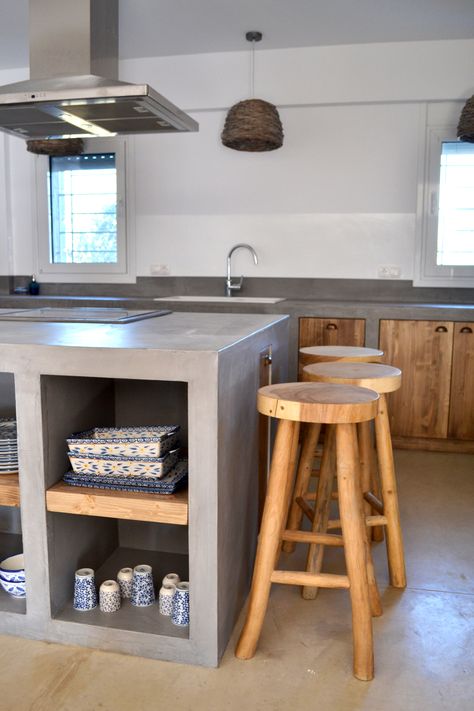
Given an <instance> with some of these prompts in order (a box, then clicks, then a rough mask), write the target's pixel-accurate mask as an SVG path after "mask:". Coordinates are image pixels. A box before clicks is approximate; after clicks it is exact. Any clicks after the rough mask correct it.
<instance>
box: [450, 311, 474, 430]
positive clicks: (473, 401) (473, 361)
mask: <svg viewBox="0 0 474 711" xmlns="http://www.w3.org/2000/svg"><path fill="white" fill-rule="evenodd" d="M449 436H450V437H452V438H454V439H470V440H474V323H455V324H454V345H453V367H452V375H451V400H450V408H449Z"/></svg>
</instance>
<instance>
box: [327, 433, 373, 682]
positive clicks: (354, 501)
mask: <svg viewBox="0 0 474 711" xmlns="http://www.w3.org/2000/svg"><path fill="white" fill-rule="evenodd" d="M336 451H337V455H336V456H337V481H338V489H339V509H340V515H341V525H342V532H343V535H344V553H345V556H346V566H347V572H348V576H349V581H350V595H351V603H352V631H353V644H354V676H356V677H357V678H358V679H362V680H363V681H369V680H370V679H373V676H374V653H373V635H372V615H371V608H370V600H369V587H368V581H367V544H366V531H365V528H366V527H365V520H364V511H363V507H362V501H361V497H360V493H359V483H358V482H357V477H356V476H355V473H354V462H356V461H357V456H358V452H357V439H356V428H355V426H354V425H350V424H344V425H337V428H336Z"/></svg>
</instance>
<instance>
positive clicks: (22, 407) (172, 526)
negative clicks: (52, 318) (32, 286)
mask: <svg viewBox="0 0 474 711" xmlns="http://www.w3.org/2000/svg"><path fill="white" fill-rule="evenodd" d="M1 314H2V312H1V311H0V414H1V415H7V414H10V415H15V416H16V418H17V423H18V443H19V487H18V485H16V484H15V480H14V479H12V478H11V479H9V480H7V482H6V484H5V487H6V488H5V491H4V490H3V488H2V486H1V485H2V482H0V554H2V558H3V557H4V556H6V555H7V554H13V553H17V552H19V551H20V550H21V547H22V548H23V550H24V554H25V569H26V580H27V584H26V585H27V598H26V604H25V600H21V599H12V598H10V597H9V596H8V595H7V594H6V593H5V592H4V591H0V631H1V632H2V633H11V634H15V635H22V636H28V637H32V638H36V639H44V640H49V641H56V642H64V643H68V644H78V645H85V646H90V647H97V648H101V649H110V650H114V651H119V652H123V653H127V654H136V655H141V656H146V657H152V658H157V659H167V660H172V661H178V662H186V663H194V664H202V665H206V666H216V665H217V664H218V663H219V659H220V657H221V655H222V653H223V651H224V649H225V647H226V645H227V642H228V639H229V636H230V633H231V631H232V628H233V626H234V623H235V620H236V618H237V615H238V613H239V611H240V609H241V607H242V605H243V603H244V601H245V597H246V594H247V591H248V587H249V582H250V574H251V570H252V563H253V556H254V551H255V545H256V521H257V504H258V486H257V482H258V414H257V412H256V408H255V399H256V390H257V388H258V387H259V385H260V384H262V383H263V382H265V381H266V379H267V378H268V368H271V369H272V380H273V382H278V381H281V380H284V379H285V378H286V375H287V363H288V318H287V317H286V316H284V315H269V314H266V315H262V314H223V313H212V314H209V313H172V314H168V315H164V316H161V317H159V318H151V319H147V320H144V321H137V322H133V323H127V324H124V325H118V324H113V325H103V324H83V323H31V322H29V323H18V322H14V321H2V320H1ZM269 355H270V356H271V358H268V356H269ZM270 362H271V366H270V365H269V364H270ZM152 424H179V425H181V428H182V436H181V443H182V445H183V446H184V447H186V448H187V449H188V458H189V483H188V488H187V490H184V491H181V492H177V493H176V494H175V495H170V496H165V495H156V494H137V495H136V496H134V495H132V494H131V493H127V494H126V495H125V496H124V497H123V496H121V495H122V492H112V491H110V492H107V496H106V497H105V498H101V496H100V494H98V492H99V490H96V489H94V490H91V489H81V488H79V487H67V488H66V487H65V485H62V484H61V479H62V476H63V475H64V473H65V472H66V471H67V470H68V469H69V468H70V466H69V462H68V457H67V445H66V441H65V440H66V438H67V437H68V435H70V434H71V433H72V432H78V431H82V430H86V429H89V428H90V427H93V426H126V425H128V426H132V425H152ZM2 478H3V479H6V476H3V477H2V476H1V475H0V479H2ZM15 486H17V490H16V491H12V490H14V489H15ZM7 489H8V492H7ZM115 493H117V496H114V494H115ZM143 497H145V499H143ZM147 497H148V498H147ZM148 503H149V505H148ZM18 504H20V506H18ZM18 511H20V512H21V515H19V514H18ZM139 563H150V564H151V565H152V566H153V570H154V576H155V587H156V592H158V589H159V587H160V583H161V578H162V577H163V575H164V574H165V573H168V572H177V573H179V574H180V575H181V577H182V579H186V580H189V581H190V587H191V596H190V604H191V611H190V617H191V622H190V626H189V628H187V627H186V628H180V627H177V626H175V625H173V624H172V623H171V621H170V619H169V618H167V617H163V616H161V615H160V614H159V611H158V605H157V604H156V605H153V606H152V607H148V608H134V607H132V606H131V605H129V604H128V601H127V603H126V604H124V605H123V606H122V608H121V610H120V611H118V612H117V613H102V612H100V611H99V609H98V608H97V609H96V610H93V611H91V612H77V611H75V610H74V609H73V608H72V593H73V583H74V571H75V570H76V569H77V568H79V567H85V566H87V567H92V568H94V569H95V571H96V583H97V584H98V585H99V584H100V583H101V582H102V581H103V580H105V579H106V578H109V577H113V578H115V577H116V574H117V572H118V570H119V568H121V567H123V566H125V565H128V566H132V567H133V566H134V565H137V564H139Z"/></svg>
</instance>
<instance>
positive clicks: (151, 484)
mask: <svg viewBox="0 0 474 711" xmlns="http://www.w3.org/2000/svg"><path fill="white" fill-rule="evenodd" d="M187 476H188V460H187V459H180V461H179V462H178V463H177V464H176V466H175V467H173V469H171V470H170V471H169V472H168V473H167V474H165V475H164V476H163V477H161V479H156V478H152V477H139V476H118V477H114V476H100V475H96V474H75V473H74V472H67V473H66V474H65V475H64V477H63V481H64V483H65V484H70V485H72V486H83V487H93V488H96V489H114V490H118V491H139V492H149V493H153V494H173V493H174V492H175V491H177V490H178V489H180V488H181V487H183V486H184V485H185V484H186V481H187Z"/></svg>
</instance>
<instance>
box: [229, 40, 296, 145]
mask: <svg viewBox="0 0 474 711" xmlns="http://www.w3.org/2000/svg"><path fill="white" fill-rule="evenodd" d="M245 38H246V40H247V41H248V42H251V43H252V55H251V95H252V98H251V99H246V100H245V101H239V103H238V104H234V106H231V108H230V109H229V111H228V113H227V116H226V120H225V124H224V130H223V131H222V135H221V140H222V143H223V144H224V146H227V148H233V149H234V150H235V151H251V152H263V151H274V150H275V149H276V148H281V146H282V145H283V127H282V125H281V121H280V116H279V114H278V111H277V108H276V106H274V105H273V104H270V103H269V102H268V101H263V100H262V99H255V98H254V93H255V92H254V85H255V42H260V40H261V39H262V33H261V32H256V31H253V32H247V33H246V35H245Z"/></svg>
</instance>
